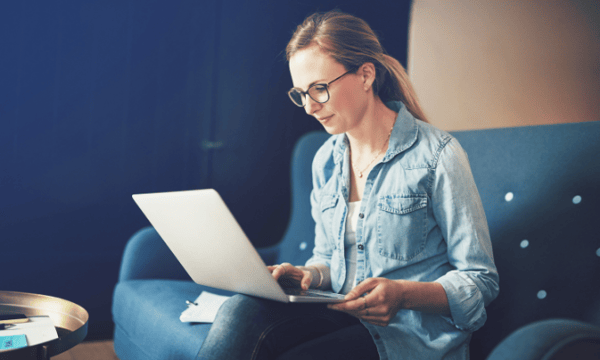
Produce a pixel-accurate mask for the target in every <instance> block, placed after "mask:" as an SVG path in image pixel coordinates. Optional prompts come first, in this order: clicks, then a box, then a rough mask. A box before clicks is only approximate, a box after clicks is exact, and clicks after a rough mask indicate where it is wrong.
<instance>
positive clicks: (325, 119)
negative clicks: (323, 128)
mask: <svg viewBox="0 0 600 360" xmlns="http://www.w3.org/2000/svg"><path fill="white" fill-rule="evenodd" d="M332 116H333V115H329V116H327V117H324V118H321V119H319V118H317V120H319V122H320V123H321V124H323V123H326V122H327V120H329V119H331V117H332Z"/></svg>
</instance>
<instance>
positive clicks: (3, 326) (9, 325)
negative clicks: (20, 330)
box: [0, 324, 15, 330]
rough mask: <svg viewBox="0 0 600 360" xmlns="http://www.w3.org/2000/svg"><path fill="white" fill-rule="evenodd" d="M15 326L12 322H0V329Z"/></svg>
mask: <svg viewBox="0 0 600 360" xmlns="http://www.w3.org/2000/svg"><path fill="white" fill-rule="evenodd" d="M13 326H15V325H14V324H0V330H5V329H8V328H11V327H13Z"/></svg>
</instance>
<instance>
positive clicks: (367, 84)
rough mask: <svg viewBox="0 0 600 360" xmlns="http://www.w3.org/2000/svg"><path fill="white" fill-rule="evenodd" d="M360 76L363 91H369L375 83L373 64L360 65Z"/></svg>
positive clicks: (375, 74)
mask: <svg viewBox="0 0 600 360" xmlns="http://www.w3.org/2000/svg"><path fill="white" fill-rule="evenodd" d="M360 75H361V78H362V80H363V84H364V89H365V91H367V90H369V89H371V86H372V85H373V82H374V81H375V77H376V76H377V73H376V71H375V65H373V63H370V62H366V63H364V64H362V66H361V67H360Z"/></svg>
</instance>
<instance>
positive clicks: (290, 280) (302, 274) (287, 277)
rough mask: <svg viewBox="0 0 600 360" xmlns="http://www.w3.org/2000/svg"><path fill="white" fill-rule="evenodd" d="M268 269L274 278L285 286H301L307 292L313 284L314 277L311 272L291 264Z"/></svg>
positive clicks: (268, 267)
mask: <svg viewBox="0 0 600 360" xmlns="http://www.w3.org/2000/svg"><path fill="white" fill-rule="evenodd" d="M267 269H268V270H269V271H270V272H271V275H273V278H274V279H275V280H277V281H280V282H281V283H282V284H283V285H284V286H296V287H298V286H300V287H302V288H303V289H305V290H306V289H308V288H309V287H310V283H311V282H312V275H311V274H310V272H309V271H304V270H301V269H299V268H297V267H295V266H294V265H292V264H290V263H282V264H279V265H272V266H267ZM307 273H308V274H307Z"/></svg>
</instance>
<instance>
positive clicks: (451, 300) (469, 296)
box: [435, 271, 487, 332]
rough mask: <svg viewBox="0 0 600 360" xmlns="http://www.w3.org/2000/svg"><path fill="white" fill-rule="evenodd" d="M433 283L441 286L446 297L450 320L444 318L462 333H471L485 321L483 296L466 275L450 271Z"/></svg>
mask: <svg viewBox="0 0 600 360" xmlns="http://www.w3.org/2000/svg"><path fill="white" fill-rule="evenodd" d="M435 282H437V283H439V284H441V285H442V286H443V287H444V290H445V291H446V296H447V297H448V305H449V306H450V313H451V314H452V318H451V319H450V318H446V320H448V321H449V322H450V323H451V324H453V325H454V326H455V327H456V328H458V329H459V330H462V331H469V332H473V331H475V330H477V329H479V328H481V327H482V326H483V324H484V323H485V321H486V319H487V313H486V311H485V303H484V300H483V295H482V293H481V291H480V290H479V288H478V287H477V285H476V284H475V283H474V282H473V280H472V279H471V278H469V276H468V275H466V274H463V273H461V272H460V271H450V272H448V273H446V274H445V275H444V276H442V277H440V278H439V279H437V280H436V281H435Z"/></svg>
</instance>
